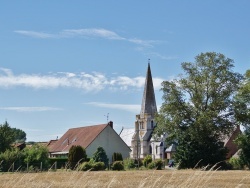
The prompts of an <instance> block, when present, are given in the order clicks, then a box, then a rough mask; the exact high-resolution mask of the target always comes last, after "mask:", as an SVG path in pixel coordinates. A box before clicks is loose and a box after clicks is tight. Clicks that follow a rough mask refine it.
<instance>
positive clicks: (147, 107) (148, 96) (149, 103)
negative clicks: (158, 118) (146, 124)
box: [141, 64, 157, 115]
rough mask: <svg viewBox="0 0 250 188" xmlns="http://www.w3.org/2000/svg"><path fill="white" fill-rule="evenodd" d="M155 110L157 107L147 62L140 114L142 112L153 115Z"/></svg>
mask: <svg viewBox="0 0 250 188" xmlns="http://www.w3.org/2000/svg"><path fill="white" fill-rule="evenodd" d="M156 112H157V107H156V102H155V93H154V86H153V80H152V74H151V69H150V64H148V69H147V75H146V80H145V86H144V92H143V98H142V104H141V115H144V114H151V115H154V114H155V113H156Z"/></svg>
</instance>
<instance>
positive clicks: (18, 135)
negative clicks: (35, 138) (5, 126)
mask: <svg viewBox="0 0 250 188" xmlns="http://www.w3.org/2000/svg"><path fill="white" fill-rule="evenodd" d="M12 130H13V132H14V137H15V142H19V143H20V142H21V143H22V142H25V140H26V133H25V132H24V131H23V130H21V129H17V128H12Z"/></svg>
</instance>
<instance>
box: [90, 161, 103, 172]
mask: <svg viewBox="0 0 250 188" xmlns="http://www.w3.org/2000/svg"><path fill="white" fill-rule="evenodd" d="M105 168H106V166H105V163H104V162H95V163H94V164H93V165H92V171H100V170H105Z"/></svg>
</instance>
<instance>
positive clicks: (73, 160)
mask: <svg viewBox="0 0 250 188" xmlns="http://www.w3.org/2000/svg"><path fill="white" fill-rule="evenodd" d="M86 160H87V154H86V150H85V149H84V148H83V147H82V146H79V145H78V146H72V147H71V148H70V149H69V157H68V161H69V163H70V166H71V168H72V169H73V168H75V167H76V165H77V164H78V163H79V162H84V161H86Z"/></svg>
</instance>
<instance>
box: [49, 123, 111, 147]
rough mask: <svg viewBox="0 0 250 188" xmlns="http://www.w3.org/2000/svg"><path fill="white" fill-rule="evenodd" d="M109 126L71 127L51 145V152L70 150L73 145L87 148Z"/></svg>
mask: <svg viewBox="0 0 250 188" xmlns="http://www.w3.org/2000/svg"><path fill="white" fill-rule="evenodd" d="M107 126H109V124H101V125H93V126H87V127H79V128H72V129H69V130H68V131H67V132H66V133H65V134H64V135H63V136H62V137H61V138H60V139H59V140H58V141H57V142H55V143H53V144H52V145H51V146H49V152H61V151H69V149H70V148H71V146H73V145H80V146H82V147H83V148H87V147H88V146H89V145H90V144H91V143H92V142H93V141H94V139H95V138H96V137H97V136H98V135H99V134H100V133H101V132H102V131H103V130H104V129H105V128H106V127H107ZM111 126H112V125H111Z"/></svg>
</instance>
